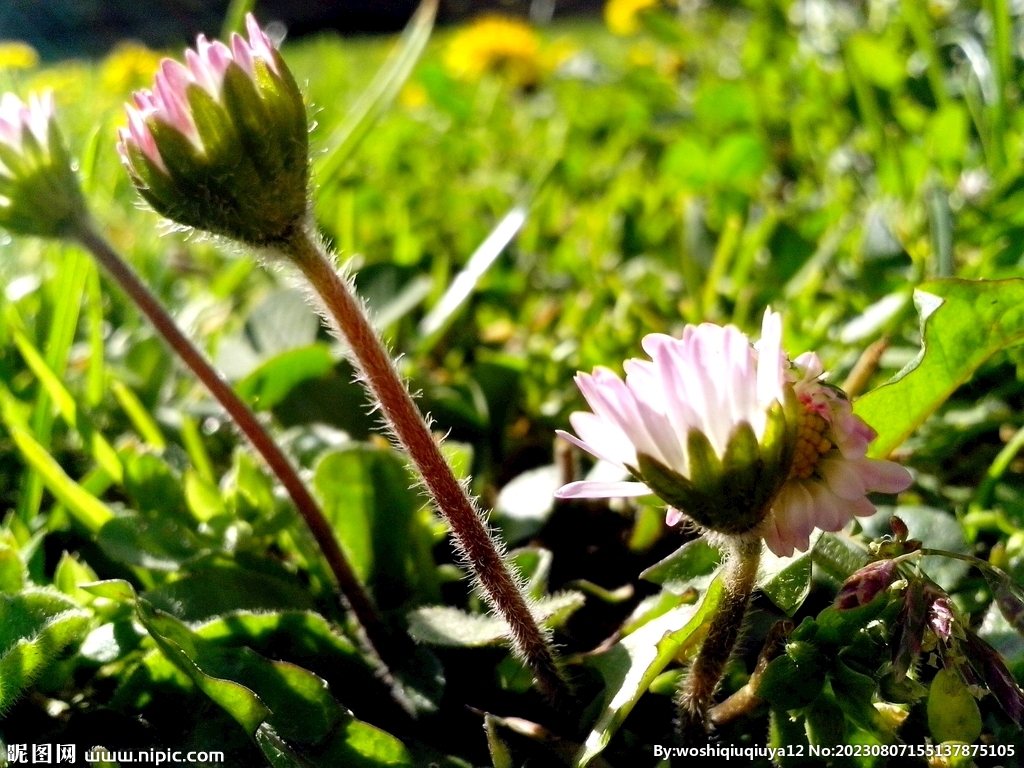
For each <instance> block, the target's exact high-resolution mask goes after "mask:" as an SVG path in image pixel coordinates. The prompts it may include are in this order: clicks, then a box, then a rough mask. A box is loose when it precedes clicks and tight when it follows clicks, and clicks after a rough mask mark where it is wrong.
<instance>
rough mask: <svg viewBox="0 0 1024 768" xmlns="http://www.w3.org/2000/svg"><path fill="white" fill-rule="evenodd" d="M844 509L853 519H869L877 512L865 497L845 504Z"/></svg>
mask: <svg viewBox="0 0 1024 768" xmlns="http://www.w3.org/2000/svg"><path fill="white" fill-rule="evenodd" d="M846 509H847V511H848V512H849V513H850V514H851V515H853V516H854V517H871V516H872V515H873V514H875V512H877V511H878V510H877V509H875V505H874V504H872V503H871V501H870V500H869V499H868V497H867V496H861V497H860V498H859V499H854V500H853V501H848V502H846Z"/></svg>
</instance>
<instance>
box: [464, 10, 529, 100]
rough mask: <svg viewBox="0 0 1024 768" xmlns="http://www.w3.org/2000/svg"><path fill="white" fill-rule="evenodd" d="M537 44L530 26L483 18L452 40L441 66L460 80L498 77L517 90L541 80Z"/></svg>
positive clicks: (510, 21)
mask: <svg viewBox="0 0 1024 768" xmlns="http://www.w3.org/2000/svg"><path fill="white" fill-rule="evenodd" d="M540 54H541V50H540V40H539V39H538V37H537V34H536V33H535V32H534V31H533V29H532V28H531V27H530V25H529V24H526V23H524V22H522V21H519V20H518V19H513V18H508V17H505V16H482V17H480V18H478V19H477V20H476V21H474V22H473V23H472V24H470V25H469V26H467V27H465V28H464V29H462V30H461V31H459V32H458V34H456V35H455V37H453V38H452V41H451V43H449V45H448V50H447V51H446V52H445V57H444V62H445V65H446V66H447V68H448V70H449V72H451V73H452V74H453V75H454V76H455V77H458V78H460V79H462V80H479V79H480V78H481V77H483V76H484V75H485V74H488V73H493V74H498V75H500V76H502V77H504V78H506V79H508V80H509V81H510V82H512V83H514V84H515V85H517V86H519V87H523V88H526V87H529V86H532V85H536V84H537V82H538V81H539V80H540V76H541V71H542V66H541V55H540Z"/></svg>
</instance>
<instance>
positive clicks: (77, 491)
mask: <svg viewBox="0 0 1024 768" xmlns="http://www.w3.org/2000/svg"><path fill="white" fill-rule="evenodd" d="M7 428H8V429H9V430H10V432H11V437H12V438H14V443H15V445H17V446H18V450H19V451H21V455H22V457H23V458H24V459H25V462H26V463H27V464H28V465H29V466H30V467H32V468H33V469H34V470H35V471H36V472H38V473H39V477H41V478H42V480H43V483H44V484H45V486H46V488H47V490H48V491H49V492H50V493H52V494H53V496H54V498H56V499H57V501H59V502H60V503H61V504H63V505H64V506H65V507H67V510H68V512H70V513H71V515H72V516H73V517H74V518H75V519H76V520H77V521H78V522H80V523H81V524H82V525H83V526H84V527H85V528H86V530H88V531H90V532H92V533H96V532H97V531H99V529H100V528H102V527H103V525H104V524H105V523H106V522H107V521H108V520H111V519H112V518H113V517H114V513H113V512H111V511H110V508H109V507H107V505H106V504H104V503H103V502H102V501H100V500H99V499H97V498H96V497H95V496H93V495H92V494H91V493H89V492H88V491H86V490H85V489H84V488H82V486H80V485H79V484H78V483H76V482H75V481H74V480H72V479H71V478H70V477H68V476H67V473H65V472H64V470H63V468H62V467H61V466H60V464H58V463H57V460H56V459H54V458H53V457H52V456H51V455H50V454H49V453H48V452H47V451H46V449H45V448H43V446H41V445H40V444H39V443H37V442H36V441H35V440H34V439H33V438H32V436H31V435H29V433H28V432H26V431H25V430H23V429H21V428H20V427H16V426H14V425H13V424H10V423H8V425H7Z"/></svg>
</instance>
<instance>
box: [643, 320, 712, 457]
mask: <svg viewBox="0 0 1024 768" xmlns="http://www.w3.org/2000/svg"><path fill="white" fill-rule="evenodd" d="M664 339H667V340H668V341H664ZM687 342H688V339H683V340H682V341H676V340H675V339H671V338H670V337H667V336H665V337H663V336H662V335H661V334H651V335H650V336H647V337H645V339H644V347H645V348H647V349H649V350H650V351H652V352H653V356H654V366H655V370H656V371H657V376H658V378H659V379H660V380H661V385H662V389H663V391H664V393H665V408H666V412H667V414H668V418H669V423H670V424H671V427H672V429H673V431H674V432H675V433H676V434H677V435H678V436H679V441H680V443H681V444H682V445H685V444H686V436H687V435H688V434H689V432H690V430H691V429H695V428H696V429H702V428H703V426H704V419H703V418H701V416H700V414H699V412H698V411H699V408H700V404H699V403H696V402H694V401H693V399H692V398H691V397H690V395H689V393H688V392H687V387H686V384H685V382H684V374H683V371H684V370H685V368H686V367H689V364H690V361H689V360H687V359H685V358H684V357H683V347H684V345H685V344H686V343H687Z"/></svg>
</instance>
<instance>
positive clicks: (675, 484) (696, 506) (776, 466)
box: [630, 386, 800, 536]
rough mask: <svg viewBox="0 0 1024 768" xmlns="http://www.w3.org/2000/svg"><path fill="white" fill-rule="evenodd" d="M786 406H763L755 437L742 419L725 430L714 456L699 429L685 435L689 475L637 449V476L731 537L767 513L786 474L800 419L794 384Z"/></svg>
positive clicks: (707, 525)
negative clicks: (762, 418) (724, 440)
mask: <svg viewBox="0 0 1024 768" xmlns="http://www.w3.org/2000/svg"><path fill="white" fill-rule="evenodd" d="M785 400H786V402H785V405H783V404H781V403H779V402H777V401H776V402H775V403H774V404H773V405H772V406H771V407H770V408H768V410H767V413H766V417H767V421H766V425H765V429H764V434H763V436H762V438H761V441H760V442H758V440H757V437H756V436H755V434H754V429H753V427H752V426H751V425H750V424H748V423H746V422H741V423H739V424H737V425H736V426H735V427H734V428H733V430H732V433H731V434H730V435H729V441H728V444H727V446H726V449H725V453H724V455H723V456H722V457H721V458H719V456H718V455H717V454H716V453H715V450H714V448H713V447H712V445H711V442H710V441H709V440H708V438H707V436H706V435H704V434H703V433H702V432H700V431H698V430H696V429H691V430H690V431H689V432H688V434H687V459H688V461H689V467H690V471H689V474H690V477H685V476H683V475H682V474H680V473H679V472H676V471H675V470H674V469H671V468H669V467H667V466H665V465H664V464H662V463H661V462H659V461H658V460H656V459H654V458H652V457H650V456H648V455H646V454H644V453H642V452H638V453H637V461H638V464H639V466H638V467H635V468H632V467H631V468H630V470H631V471H632V472H633V474H634V475H635V476H636V478H637V479H638V480H640V481H642V482H643V483H645V484H646V485H647V486H648V487H649V488H650V489H651V490H652V491H654V493H655V494H657V495H658V496H659V497H660V498H661V499H662V500H664V501H665V502H667V503H668V504H670V505H671V506H673V507H675V508H677V509H679V510H680V511H681V512H684V513H685V514H686V515H687V516H688V517H690V518H691V519H693V521H694V522H696V523H697V524H698V525H700V526H702V527H704V528H707V529H708V530H712V531H716V532H717V533H724V534H728V535H732V536H736V535H741V534H744V533H748V532H750V531H753V530H754V529H755V528H757V526H758V525H759V524H760V523H761V521H762V520H764V518H765V516H767V514H768V512H769V510H770V508H771V502H772V499H774V498H775V495H776V494H777V493H778V492H779V490H780V489H781V488H782V486H783V484H784V483H785V482H786V479H787V478H788V476H789V469H790V466H791V465H792V463H793V453H794V449H795V446H796V437H797V430H798V428H799V424H800V406H799V402H798V401H797V398H796V395H795V394H794V393H793V388H792V387H789V386H787V387H786V388H785Z"/></svg>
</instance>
